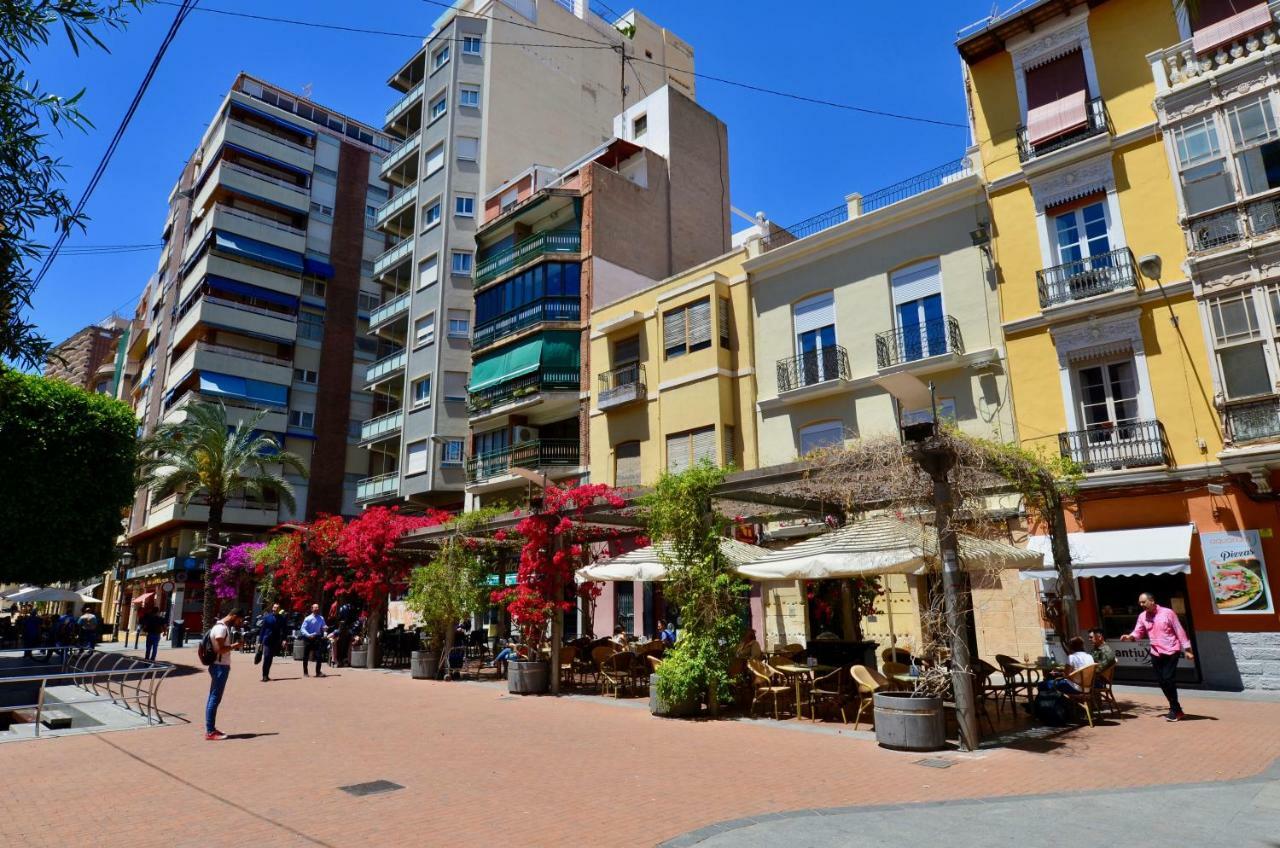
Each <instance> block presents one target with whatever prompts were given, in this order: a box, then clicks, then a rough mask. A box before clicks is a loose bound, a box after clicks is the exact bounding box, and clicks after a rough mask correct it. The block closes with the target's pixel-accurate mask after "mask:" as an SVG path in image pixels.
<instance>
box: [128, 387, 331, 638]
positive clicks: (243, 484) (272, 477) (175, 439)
mask: <svg viewBox="0 0 1280 848" xmlns="http://www.w3.org/2000/svg"><path fill="white" fill-rule="evenodd" d="M266 414H267V411H266V410H262V411H261V412H259V413H258V414H257V415H255V416H254V417H253V418H252V419H250V420H248V421H242V422H240V423H239V424H236V425H235V426H234V427H232V426H230V425H229V424H228V423H227V408H226V406H224V405H223V404H222V402H221V401H219V402H218V403H216V404H215V403H197V404H191V405H190V406H188V407H186V417H185V418H183V420H181V421H178V422H175V423H172V424H162V425H160V427H158V428H157V429H156V432H155V433H154V434H152V435H151V436H150V437H149V438H147V439H144V440H143V442H142V445H141V448H140V455H139V459H138V471H139V475H140V476H141V478H142V481H143V484H144V485H146V486H149V487H150V489H151V491H152V492H153V493H154V494H155V496H156V497H157V498H163V497H167V496H169V495H173V494H177V495H179V496H180V497H181V498H182V506H183V508H184V509H185V508H186V507H188V506H190V505H191V501H192V499H193V498H195V497H196V496H203V498H204V500H205V502H206V503H207V504H208V506H209V523H208V527H207V528H206V533H205V539H206V542H205V547H207V548H208V549H209V551H210V553H211V554H212V553H213V552H214V551H216V550H217V547H216V546H218V542H219V541H220V540H221V538H222V512H223V510H224V509H225V508H226V505H227V501H229V500H230V499H231V498H232V497H233V496H235V495H242V496H244V497H246V498H249V499H251V500H256V501H259V502H265V501H266V500H267V499H268V497H270V496H275V497H276V498H277V499H278V500H279V501H280V502H281V503H284V504H285V505H286V506H288V507H289V508H290V509H292V508H293V507H294V498H293V486H292V485H291V484H290V483H289V481H288V480H286V479H285V478H284V477H283V476H282V474H281V472H282V471H283V470H285V469H287V470H290V471H295V472H297V473H298V474H299V475H301V476H302V477H304V478H305V477H306V475H307V470H306V467H305V466H304V465H303V464H302V460H301V458H299V457H298V456H297V455H296V454H292V453H289V452H288V451H286V450H283V449H282V448H281V446H280V442H279V441H278V440H277V439H276V437H275V436H273V435H271V434H269V433H262V432H260V431H259V430H258V429H257V427H258V424H259V423H260V422H261V421H262V418H263V416H265V415H266ZM275 466H278V467H279V469H278V470H277V468H275ZM214 603H215V599H214V592H213V581H211V580H210V579H209V578H208V571H207V570H206V572H205V581H204V614H203V617H202V620H201V623H202V625H203V628H204V630H205V631H206V632H207V631H208V630H209V628H210V627H212V626H213V614H214Z"/></svg>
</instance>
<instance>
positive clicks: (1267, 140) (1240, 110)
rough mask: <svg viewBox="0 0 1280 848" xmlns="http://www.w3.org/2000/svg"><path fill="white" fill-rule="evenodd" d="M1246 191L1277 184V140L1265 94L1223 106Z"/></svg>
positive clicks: (1279, 148) (1279, 161) (1279, 171)
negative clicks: (1235, 104) (1227, 106)
mask: <svg viewBox="0 0 1280 848" xmlns="http://www.w3.org/2000/svg"><path fill="white" fill-rule="evenodd" d="M1226 116H1227V126H1228V127H1230V129H1231V141H1232V144H1233V145H1234V147H1235V150H1236V164H1237V165H1238V166H1239V168H1240V183H1241V186H1242V187H1243V188H1244V193H1245V194H1246V195H1250V194H1257V193H1259V192H1263V191H1268V190H1270V189H1273V188H1277V187H1280V140H1278V134H1277V132H1276V119H1275V114H1274V112H1273V111H1272V108H1271V101H1270V99H1268V96H1267V95H1263V96H1262V97H1258V98H1256V99H1254V100H1250V101H1246V102H1244V103H1242V104H1240V105H1238V106H1232V107H1230V108H1228V109H1227V110H1226Z"/></svg>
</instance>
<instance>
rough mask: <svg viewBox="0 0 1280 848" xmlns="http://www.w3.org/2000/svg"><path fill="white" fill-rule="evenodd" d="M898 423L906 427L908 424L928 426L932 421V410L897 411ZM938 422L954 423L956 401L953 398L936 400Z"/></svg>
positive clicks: (900, 409)
mask: <svg viewBox="0 0 1280 848" xmlns="http://www.w3.org/2000/svg"><path fill="white" fill-rule="evenodd" d="M898 417H899V423H900V424H901V425H902V426H903V427H906V426H907V425H909V424H928V423H931V422H932V421H933V410H932V409H902V408H901V407H899V410H898ZM938 420H939V421H949V422H950V423H952V424H955V423H956V399H955V398H945V397H940V398H938Z"/></svg>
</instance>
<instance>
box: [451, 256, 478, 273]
mask: <svg viewBox="0 0 1280 848" xmlns="http://www.w3.org/2000/svg"><path fill="white" fill-rule="evenodd" d="M463 257H466V262H465V263H464V264H465V265H466V266H467V267H466V268H459V267H458V260H459V259H461V258H463ZM473 268H475V254H474V253H472V252H471V251H470V250H452V251H450V252H449V273H450V274H454V275H457V276H459V277H470V276H471V271H472V269H473Z"/></svg>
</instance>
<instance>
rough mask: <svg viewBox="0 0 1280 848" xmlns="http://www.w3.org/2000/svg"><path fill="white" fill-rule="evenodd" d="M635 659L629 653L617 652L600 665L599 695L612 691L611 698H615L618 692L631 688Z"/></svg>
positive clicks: (633, 655) (634, 656)
mask: <svg viewBox="0 0 1280 848" xmlns="http://www.w3.org/2000/svg"><path fill="white" fill-rule="evenodd" d="M635 658H636V655H635V654H633V653H631V652H630V651H619V652H618V653H616V654H614V655H613V656H611V657H608V658H606V659H605V661H604V662H602V663H601V664H600V694H601V695H605V694H608V692H610V691H612V692H613V697H614V698H617V697H618V692H619V691H620V690H622V689H625V688H628V687H630V686H631V672H632V667H633V665H634V664H635Z"/></svg>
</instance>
